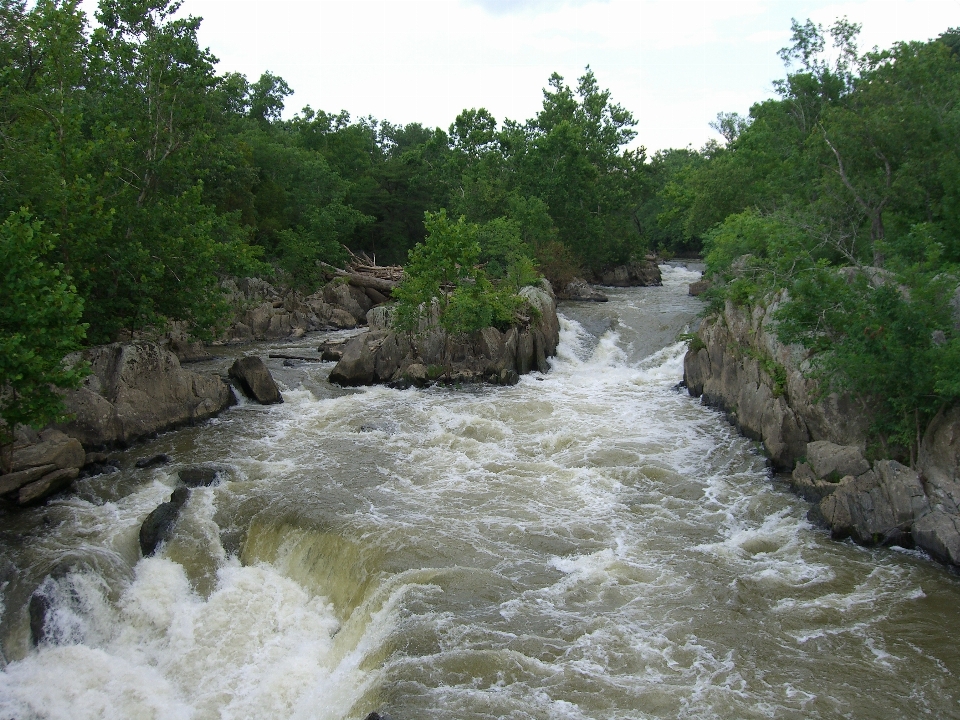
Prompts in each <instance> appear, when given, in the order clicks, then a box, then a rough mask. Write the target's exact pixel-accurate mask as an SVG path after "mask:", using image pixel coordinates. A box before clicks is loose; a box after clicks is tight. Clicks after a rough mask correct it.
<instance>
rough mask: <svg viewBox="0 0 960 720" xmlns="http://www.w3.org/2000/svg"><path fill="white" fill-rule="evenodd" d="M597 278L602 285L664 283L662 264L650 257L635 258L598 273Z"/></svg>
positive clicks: (621, 285) (628, 285)
mask: <svg viewBox="0 0 960 720" xmlns="http://www.w3.org/2000/svg"><path fill="white" fill-rule="evenodd" d="M595 279H596V282H597V283H598V284H600V285H612V286H614V287H647V286H653V285H663V279H662V277H661V276H660V266H659V265H657V263H656V262H655V261H653V260H650V259H647V260H634V261H632V262H629V263H626V264H625V265H618V266H616V267H613V268H610V269H609V270H605V271H603V272H601V273H597V274H596V278H595Z"/></svg>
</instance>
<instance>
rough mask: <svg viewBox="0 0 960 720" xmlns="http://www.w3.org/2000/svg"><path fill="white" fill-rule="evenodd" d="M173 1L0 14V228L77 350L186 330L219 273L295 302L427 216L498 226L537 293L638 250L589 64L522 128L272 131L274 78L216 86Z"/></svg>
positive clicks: (485, 116)
mask: <svg viewBox="0 0 960 720" xmlns="http://www.w3.org/2000/svg"><path fill="white" fill-rule="evenodd" d="M180 5H181V4H180V3H178V2H171V1H170V0H141V1H138V2H129V1H125V0H101V2H100V3H99V9H98V11H97V13H96V23H90V22H89V21H88V18H86V17H85V16H84V14H83V13H82V12H81V10H80V8H79V2H78V1H77V0H39V1H38V2H36V3H33V4H31V5H30V6H28V4H27V3H26V2H25V0H0V23H2V31H0V68H2V69H0V148H2V154H0V188H2V192H0V213H2V216H3V217H4V218H9V219H10V222H28V221H29V222H35V221H39V222H40V223H41V225H40V229H39V230H38V232H41V233H42V234H44V235H45V236H47V237H48V238H49V241H50V243H49V244H50V246H51V250H50V252H48V253H47V254H46V256H45V257H44V260H45V261H47V262H51V263H59V264H60V266H61V267H62V271H63V272H64V273H65V275H67V276H69V278H71V281H72V283H73V284H74V285H75V286H76V290H77V293H78V295H79V296H80V298H81V299H82V301H83V314H82V320H83V322H84V323H86V324H87V326H88V327H87V339H88V340H89V341H90V342H95V343H96V342H104V341H109V340H113V339H115V338H117V337H118V334H120V333H122V332H124V331H126V332H131V331H136V330H139V329H141V328H143V327H145V326H149V325H155V326H162V325H163V324H164V323H165V322H166V321H168V320H184V321H187V322H188V323H189V324H190V325H191V327H193V328H194V331H195V332H196V333H198V334H200V335H204V334H205V333H207V332H209V330H210V329H211V328H214V327H215V326H216V325H217V322H218V321H222V320H223V319H224V317H225V315H224V313H225V310H226V308H225V303H224V298H223V294H222V292H221V291H220V281H221V280H222V278H223V277H225V276H228V275H248V274H256V275H266V276H274V277H276V278H277V279H278V281H279V282H281V283H282V284H284V285H289V286H293V287H297V288H299V289H302V290H308V291H313V290H315V289H317V287H318V286H319V285H320V284H322V282H323V280H324V277H325V275H324V268H323V266H322V265H321V263H329V264H333V265H336V264H338V263H340V262H342V261H343V260H344V259H345V254H346V253H345V251H344V247H346V248H349V249H350V250H352V251H354V252H360V251H363V252H366V253H368V254H370V255H371V256H375V257H376V258H377V260H378V262H380V263H382V264H391V263H397V264H403V263H405V262H406V260H407V256H408V252H409V251H410V250H411V249H412V248H413V247H414V246H416V244H417V243H418V242H420V241H422V240H423V239H424V237H425V234H426V231H425V229H424V217H425V213H426V212H432V213H433V212H437V211H439V210H441V209H445V210H446V211H447V212H448V213H449V215H450V216H451V217H453V218H457V217H461V216H463V217H465V218H466V220H467V221H468V222H472V223H481V224H482V223H487V222H490V221H492V220H497V219H500V220H502V221H503V222H506V223H508V224H509V226H510V228H511V230H512V233H511V236H513V237H516V238H517V239H518V241H519V242H521V243H522V244H523V246H524V248H525V251H526V252H527V253H528V254H529V255H530V256H531V257H532V258H533V259H535V260H536V261H537V263H538V265H539V267H540V269H541V271H542V272H544V273H545V274H546V275H548V276H549V277H550V278H551V279H554V280H555V281H560V282H564V281H568V280H569V279H570V278H571V277H572V276H573V275H574V274H581V273H586V274H589V273H591V272H597V271H600V270H602V269H605V268H607V267H609V266H611V265H615V264H619V263H623V262H626V261H628V260H629V259H630V258H631V257H637V256H642V255H643V253H644V252H645V251H646V248H647V243H646V237H645V235H644V234H643V232H642V227H641V224H640V220H639V217H638V210H639V208H640V205H641V202H642V197H643V194H644V188H645V185H644V183H645V177H646V172H645V160H646V158H645V155H644V151H643V150H642V149H640V150H627V149H625V146H626V145H627V143H629V142H630V141H631V140H632V139H633V138H634V137H635V132H634V130H633V127H634V125H635V120H634V118H633V116H632V115H631V114H630V113H629V112H628V111H626V110H625V109H623V108H622V107H620V106H619V105H616V104H615V103H613V102H612V101H611V99H610V95H609V93H608V92H607V91H604V90H602V89H601V88H600V86H599V85H598V83H597V80H596V78H595V77H594V75H593V73H592V71H590V69H589V67H588V68H587V69H586V71H585V73H584V75H583V77H581V78H579V80H578V83H577V85H576V87H575V88H573V89H571V87H570V86H569V85H568V84H567V83H566V82H565V81H564V79H563V78H561V77H560V76H559V75H556V74H555V75H553V76H552V77H551V78H550V79H549V84H548V87H547V88H546V89H545V90H544V98H543V108H542V110H541V111H540V113H538V115H537V116H536V117H535V118H533V119H531V120H528V121H527V122H525V123H519V122H515V121H511V120H505V121H504V122H503V123H502V124H498V122H497V120H496V119H495V118H493V117H492V116H491V115H490V113H489V112H487V111H486V110H484V109H482V108H481V109H470V110H464V111H463V112H462V113H461V114H460V115H458V116H457V118H456V119H455V120H454V122H453V123H452V124H451V126H450V127H449V129H448V130H446V131H445V130H442V129H435V128H428V127H424V126H422V125H420V124H417V123H412V124H408V125H405V126H400V125H394V124H391V123H390V122H389V121H386V120H376V119H374V118H360V119H358V120H352V119H351V117H350V115H349V114H348V113H346V112H343V111H341V112H339V113H335V114H332V113H327V112H324V111H321V110H314V109H312V108H310V107H309V106H307V107H305V108H303V109H302V110H301V111H300V112H299V113H297V114H296V115H294V116H293V117H292V118H291V119H288V120H284V119H282V116H281V114H282V112H283V109H284V103H285V99H286V98H287V97H288V96H289V95H290V94H291V92H292V90H291V89H290V87H289V86H288V85H287V83H286V82H285V81H284V80H283V79H282V78H280V77H278V76H276V75H274V74H272V73H270V72H264V73H263V74H262V75H261V77H260V78H259V79H257V80H256V81H250V80H249V79H248V78H246V77H244V76H243V75H240V74H236V73H227V74H224V75H218V74H217V73H216V71H215V65H216V58H215V57H213V56H212V55H211V54H210V52H209V51H208V50H204V49H202V48H201V47H200V46H199V44H198V41H197V30H198V28H199V25H200V20H199V19H197V18H193V17H183V16H182V13H180V12H179V10H180V9H181V8H180ZM21 210H24V211H25V212H26V213H27V215H26V216H23V217H21V215H20V213H21ZM17 218H20V220H17ZM24 218H27V219H24Z"/></svg>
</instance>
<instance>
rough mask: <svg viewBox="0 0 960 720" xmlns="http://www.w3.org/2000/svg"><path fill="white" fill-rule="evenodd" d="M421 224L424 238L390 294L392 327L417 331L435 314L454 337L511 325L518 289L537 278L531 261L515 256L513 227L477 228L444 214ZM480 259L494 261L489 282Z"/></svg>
mask: <svg viewBox="0 0 960 720" xmlns="http://www.w3.org/2000/svg"><path fill="white" fill-rule="evenodd" d="M424 225H425V226H426V228H427V237H426V239H425V240H424V242H423V243H421V244H418V245H417V246H416V247H414V248H413V249H412V250H411V251H410V259H409V262H408V264H407V266H406V270H405V275H404V280H403V282H402V283H401V284H400V285H399V286H398V287H397V288H396V289H395V290H394V292H393V295H394V297H395V298H396V299H397V306H396V311H395V315H394V325H395V326H396V327H397V328H399V329H401V330H416V329H417V328H418V327H420V326H421V324H422V323H424V322H426V323H428V324H429V323H431V322H433V320H434V313H435V315H436V317H435V320H436V322H437V323H439V325H440V326H441V327H443V328H444V329H445V330H447V331H449V332H451V333H457V334H462V333H470V332H474V331H476V330H480V329H481V328H484V327H488V326H490V325H494V326H498V327H501V328H506V327H507V326H509V325H510V324H512V323H513V322H514V321H515V319H516V313H517V311H518V310H519V309H520V308H521V307H522V305H523V302H524V301H523V299H522V298H521V297H519V296H518V295H517V294H516V293H517V291H518V290H519V288H520V287H522V285H524V284H529V282H531V281H533V280H535V279H536V277H537V276H536V275H535V273H533V269H532V263H531V262H530V260H529V258H528V257H527V256H525V255H522V254H518V253H517V250H516V248H517V247H518V246H519V238H518V237H517V234H516V232H517V231H516V228H515V226H513V225H512V224H511V223H509V222H508V221H495V222H493V223H490V224H487V225H485V226H481V225H478V224H476V223H468V222H467V221H466V219H465V218H463V217H460V218H459V219H458V220H457V221H456V222H453V221H451V220H450V219H449V218H448V217H447V213H446V211H445V210H440V211H439V212H437V213H427V214H426V216H425V219H424ZM484 245H485V246H486V247H484ZM484 258H486V259H487V260H488V262H490V263H497V270H496V271H495V273H494V277H493V278H491V276H490V275H489V274H488V273H487V271H486V270H485V269H484V268H483V267H482V265H481V260H482V259H484ZM500 263H505V264H506V266H504V265H501V264H500Z"/></svg>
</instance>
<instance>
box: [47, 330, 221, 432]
mask: <svg viewBox="0 0 960 720" xmlns="http://www.w3.org/2000/svg"><path fill="white" fill-rule="evenodd" d="M83 357H84V358H85V359H86V360H88V361H89V362H90V365H91V369H92V373H91V374H90V375H89V376H88V377H87V378H86V380H85V381H84V384H83V386H82V387H81V388H80V389H79V390H76V391H69V392H67V393H66V394H65V397H64V401H65V404H66V407H67V412H69V413H71V414H73V415H74V419H73V420H71V421H69V422H67V423H66V424H64V425H62V426H60V429H61V430H63V431H64V432H65V433H66V434H68V435H70V436H71V437H74V438H76V439H77V440H79V441H80V442H81V443H82V444H83V445H84V446H86V447H99V446H117V445H129V444H130V443H132V442H133V441H135V440H137V439H140V438H143V437H147V436H149V435H152V434H154V433H157V432H160V431H163V430H169V429H171V428H174V427H177V426H180V425H185V424H189V423H194V422H199V421H202V420H206V419H207V418H210V417H213V416H214V415H216V414H217V413H219V412H221V411H222V410H223V409H224V408H226V407H228V406H229V405H230V404H231V403H232V402H233V400H234V398H233V395H232V393H231V392H230V388H229V386H228V385H226V383H224V382H223V381H222V380H221V379H220V378H219V377H217V376H216V375H213V374H200V373H195V372H191V371H189V370H184V369H183V368H182V367H180V361H179V360H177V356H176V355H174V354H173V353H172V352H170V351H169V350H167V349H166V348H164V347H161V346H160V345H157V344H156V343H150V342H134V343H128V344H121V343H113V344H111V345H103V346H100V347H95V348H91V349H89V350H87V351H85V352H84V353H83Z"/></svg>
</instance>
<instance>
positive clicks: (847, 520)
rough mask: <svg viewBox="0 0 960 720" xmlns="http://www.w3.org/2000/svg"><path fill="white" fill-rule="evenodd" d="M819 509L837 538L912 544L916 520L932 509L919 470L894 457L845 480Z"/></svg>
mask: <svg viewBox="0 0 960 720" xmlns="http://www.w3.org/2000/svg"><path fill="white" fill-rule="evenodd" d="M818 510H819V514H820V516H821V517H822V518H823V520H824V521H825V522H826V524H827V526H828V527H829V528H830V531H831V533H832V535H833V536H834V537H836V538H843V537H852V538H853V539H854V540H855V541H857V542H858V543H862V544H865V545H904V546H907V547H911V546H912V545H913V538H912V535H911V529H912V527H913V525H914V522H915V521H917V520H919V519H920V518H922V517H923V516H924V515H926V514H928V513H929V512H930V504H929V501H928V500H927V496H926V494H925V493H924V491H923V485H922V484H921V482H920V476H919V474H918V473H917V472H916V471H914V470H911V469H910V468H908V467H906V466H904V465H901V464H900V463H898V462H896V461H894V460H878V461H877V462H876V463H874V466H873V470H872V471H870V472H866V473H864V474H863V475H861V476H859V477H858V478H856V479H854V478H852V477H851V476H847V478H844V479H842V480H841V481H840V487H839V488H838V489H837V491H836V492H834V493H832V494H831V495H828V496H827V497H825V498H824V499H823V500H822V501H821V502H820V504H819V506H818Z"/></svg>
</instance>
